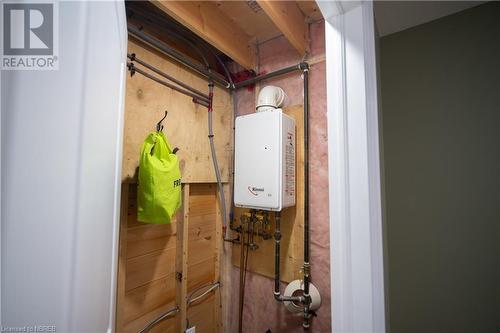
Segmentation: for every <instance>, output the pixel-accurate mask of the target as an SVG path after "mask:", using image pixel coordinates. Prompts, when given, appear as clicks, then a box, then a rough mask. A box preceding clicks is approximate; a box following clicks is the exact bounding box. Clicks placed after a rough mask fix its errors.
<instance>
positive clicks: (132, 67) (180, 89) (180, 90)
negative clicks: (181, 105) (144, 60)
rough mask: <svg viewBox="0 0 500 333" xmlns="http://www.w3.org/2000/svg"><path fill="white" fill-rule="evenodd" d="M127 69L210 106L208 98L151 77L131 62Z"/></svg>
mask: <svg viewBox="0 0 500 333" xmlns="http://www.w3.org/2000/svg"><path fill="white" fill-rule="evenodd" d="M127 67H128V68H129V70H130V71H132V72H135V73H139V74H141V75H143V76H145V77H147V78H148V79H151V80H153V81H155V82H157V83H159V84H162V85H164V86H165V87H168V88H170V89H173V90H175V91H177V92H180V93H181V94H184V95H187V96H190V97H192V98H194V99H199V100H201V101H202V102H205V103H207V104H208V100H207V99H206V98H204V97H201V96H199V95H197V94H193V93H192V92H190V91H188V90H185V89H182V88H179V87H177V86H175V85H173V84H171V83H168V82H166V81H164V80H162V79H159V78H157V77H156V76H154V75H151V74H149V73H147V72H145V71H143V70H142V69H140V68H137V67H135V66H134V64H133V63H130V62H129V63H127Z"/></svg>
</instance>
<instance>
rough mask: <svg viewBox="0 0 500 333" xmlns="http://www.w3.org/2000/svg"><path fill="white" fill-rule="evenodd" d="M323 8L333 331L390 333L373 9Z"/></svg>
mask: <svg viewBox="0 0 500 333" xmlns="http://www.w3.org/2000/svg"><path fill="white" fill-rule="evenodd" d="M318 4H319V6H320V9H321V11H322V13H323V16H324V17H325V21H326V22H325V36H326V55H327V96H329V97H330V98H329V99H328V101H327V102H328V155H329V185H330V186H329V187H330V193H329V194H330V243H331V246H330V251H331V253H330V258H331V286H332V288H331V290H332V295H331V297H332V331H333V332H336V333H337V332H338V333H341V332H342V333H343V332H385V330H386V327H385V301H384V273H383V251H382V249H383V247H382V213H381V192H380V162H379V138H378V114H377V83H376V63H375V44H374V37H375V36H374V22H373V5H372V2H371V1H367V2H363V3H354V4H353V3H352V2H347V3H343V2H319V3H318Z"/></svg>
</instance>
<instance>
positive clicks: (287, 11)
mask: <svg viewBox="0 0 500 333" xmlns="http://www.w3.org/2000/svg"><path fill="white" fill-rule="evenodd" d="M257 3H258V4H259V6H260V7H261V8H262V10H264V12H265V13H266V14H267V16H269V18H270V19H271V21H273V23H274V24H275V25H276V27H278V29H279V30H280V31H281V32H282V33H283V35H285V37H286V39H288V41H289V42H290V44H292V46H293V47H294V48H295V49H296V50H297V51H298V52H299V53H300V55H304V54H305V53H306V52H308V51H309V38H308V25H307V23H306V17H305V16H304V14H302V12H301V11H300V9H299V7H298V6H297V3H296V2H295V1H272V0H257Z"/></svg>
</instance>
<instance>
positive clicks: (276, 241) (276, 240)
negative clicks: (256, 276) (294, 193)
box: [274, 212, 305, 303]
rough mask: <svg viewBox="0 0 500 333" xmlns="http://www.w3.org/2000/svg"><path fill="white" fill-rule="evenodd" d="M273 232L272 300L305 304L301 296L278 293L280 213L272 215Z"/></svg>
mask: <svg viewBox="0 0 500 333" xmlns="http://www.w3.org/2000/svg"><path fill="white" fill-rule="evenodd" d="M274 219H275V225H276V227H275V230H274V298H275V299H276V300H277V301H278V302H287V301H290V302H300V303H305V298H304V297H303V296H283V295H282V294H281V291H280V280H281V278H280V262H281V258H280V256H281V254H280V252H281V245H280V243H281V212H276V213H275V215H274Z"/></svg>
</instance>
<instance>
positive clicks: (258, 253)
mask: <svg viewBox="0 0 500 333" xmlns="http://www.w3.org/2000/svg"><path fill="white" fill-rule="evenodd" d="M284 111H285V113H286V114H288V115H289V116H291V117H292V118H294V119H295V126H296V149H297V152H296V154H295V156H296V161H295V163H296V170H295V172H296V177H295V179H296V189H297V191H296V193H297V197H296V205H295V206H294V207H289V208H286V209H284V210H283V211H282V213H281V234H282V238H281V259H282V260H281V280H282V281H285V282H290V281H292V280H295V279H299V278H301V277H302V274H301V272H300V269H301V268H302V265H303V263H304V252H303V251H304V250H303V249H304V245H303V242H304V241H303V240H304V237H303V235H304V128H303V119H304V118H303V114H304V108H303V106H302V105H295V106H291V107H288V108H286V109H285V110H284ZM245 211H248V210H246V209H236V210H235V222H236V223H239V216H240V215H241V213H243V212H245ZM271 217H272V221H271V225H272V228H273V229H272V230H271V233H272V234H274V225H275V223H274V214H271ZM255 240H256V243H257V244H258V246H259V248H258V249H257V250H255V251H251V252H250V256H249V258H248V270H249V271H251V272H255V273H259V274H262V275H264V276H268V277H271V278H274V239H268V240H263V239H262V238H260V237H255ZM239 253H240V246H239V245H236V244H235V245H233V254H232V261H233V264H234V265H236V266H238V267H239V266H240V263H239V260H240V255H239Z"/></svg>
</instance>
